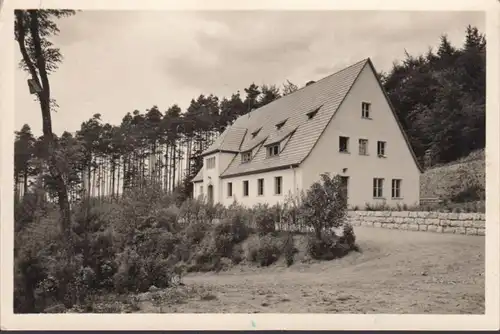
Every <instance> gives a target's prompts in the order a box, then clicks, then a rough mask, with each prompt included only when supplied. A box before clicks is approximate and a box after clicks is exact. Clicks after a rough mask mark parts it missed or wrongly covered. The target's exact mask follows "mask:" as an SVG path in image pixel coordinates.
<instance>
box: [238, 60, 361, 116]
mask: <svg viewBox="0 0 500 334" xmlns="http://www.w3.org/2000/svg"><path fill="white" fill-rule="evenodd" d="M369 61H370V57H368V58H364V59H362V60H359V61H357V62H355V63H353V64H351V65H349V66H346V67H344V68H341V69H340V70H338V71H336V72H334V73H332V74H329V75H327V76H326V77H323V78H321V79H318V80H317V81H315V82H314V83H312V84H310V85H307V86H303V87H300V88H299V89H297V90H296V91H293V92H292V93H290V94H287V95H285V96H281V97H280V98H278V99H276V100H274V101H271V102H270V103H268V104H266V105H264V106H262V107H260V108H257V109H254V110H252V111H250V112H248V113H246V114H244V115H242V116H246V115H250V114H251V113H253V112H255V111H257V110H259V109H264V108H265V107H267V106H269V105H272V104H273V103H275V102H276V101H279V100H283V99H285V98H287V97H288V96H292V95H293V94H295V93H297V92H299V91H303V90H304V89H305V88H308V87H311V86H315V85H316V84H317V83H319V82H321V81H324V80H326V79H328V78H330V77H332V76H334V75H337V74H339V73H341V72H343V71H346V70H348V69H350V68H351V67H354V66H357V65H359V64H361V63H363V62H369Z"/></svg>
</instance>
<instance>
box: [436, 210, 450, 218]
mask: <svg viewBox="0 0 500 334" xmlns="http://www.w3.org/2000/svg"><path fill="white" fill-rule="evenodd" d="M448 214H449V213H448V212H439V213H438V218H439V219H448Z"/></svg>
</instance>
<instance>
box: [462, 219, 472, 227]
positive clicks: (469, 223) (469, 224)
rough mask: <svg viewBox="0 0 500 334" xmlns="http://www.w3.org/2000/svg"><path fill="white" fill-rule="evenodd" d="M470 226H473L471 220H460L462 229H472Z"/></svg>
mask: <svg viewBox="0 0 500 334" xmlns="http://www.w3.org/2000/svg"><path fill="white" fill-rule="evenodd" d="M472 224H474V221H473V220H462V226H463V227H472Z"/></svg>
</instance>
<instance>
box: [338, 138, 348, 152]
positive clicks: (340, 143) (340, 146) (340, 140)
mask: <svg viewBox="0 0 500 334" xmlns="http://www.w3.org/2000/svg"><path fill="white" fill-rule="evenodd" d="M343 139H345V140H346V145H345V151H343V150H342V140H343ZM339 153H349V137H347V136H339Z"/></svg>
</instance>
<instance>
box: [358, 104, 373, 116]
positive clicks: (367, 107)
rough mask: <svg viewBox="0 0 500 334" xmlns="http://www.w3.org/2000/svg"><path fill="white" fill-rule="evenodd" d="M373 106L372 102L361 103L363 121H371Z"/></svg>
mask: <svg viewBox="0 0 500 334" xmlns="http://www.w3.org/2000/svg"><path fill="white" fill-rule="evenodd" d="M371 107H372V104H371V103H370V102H366V101H363V102H361V118H363V119H371V117H370V113H371V109H372V108H371Z"/></svg>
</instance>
